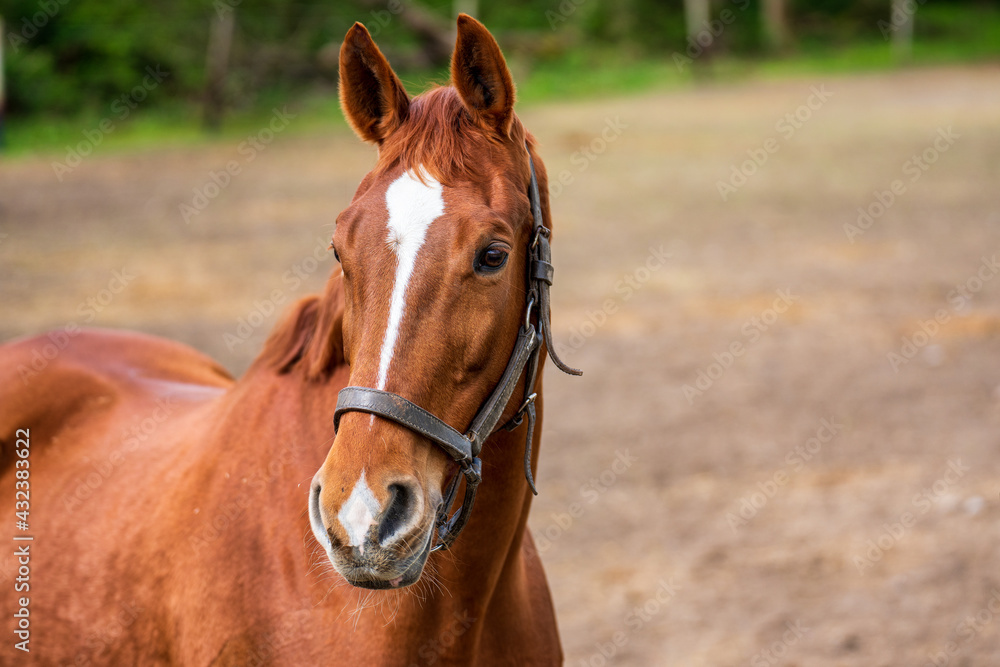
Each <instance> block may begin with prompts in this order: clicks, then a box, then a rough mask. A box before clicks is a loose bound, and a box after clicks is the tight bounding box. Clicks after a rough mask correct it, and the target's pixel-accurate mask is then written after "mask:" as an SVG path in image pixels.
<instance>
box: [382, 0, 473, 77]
mask: <svg viewBox="0 0 1000 667" xmlns="http://www.w3.org/2000/svg"><path fill="white" fill-rule="evenodd" d="M362 5H364V6H365V7H368V8H370V9H371V10H372V11H373V12H378V11H382V12H385V13H389V12H390V10H386V9H384V8H385V0H362ZM391 14H392V15H395V16H397V17H398V18H399V20H400V21H401V22H402V23H403V25H404V26H406V28H407V29H408V30H409V31H410V32H412V33H413V34H414V35H415V36H416V37H417V41H419V42H420V50H421V53H422V54H423V55H424V57H425V58H426V60H427V63H428V64H430V65H431V66H433V67H444V66H445V65H447V64H448V63H450V62H451V50H452V47H453V46H454V40H453V36H454V30H453V29H452V25H451V21H449V20H447V19H445V18H442V17H441V16H438V15H437V14H435V13H434V12H432V11H431V10H429V9H427V8H426V7H422V6H421V5H419V4H417V3H416V2H409V1H401V2H400V3H399V4H398V5H396V6H395V7H393V8H392V9H391Z"/></svg>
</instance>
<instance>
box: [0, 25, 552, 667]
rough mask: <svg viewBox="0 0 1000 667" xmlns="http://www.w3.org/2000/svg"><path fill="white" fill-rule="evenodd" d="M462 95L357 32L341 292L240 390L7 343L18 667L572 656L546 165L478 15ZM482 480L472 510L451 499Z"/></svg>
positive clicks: (39, 345) (331, 286) (83, 348)
mask: <svg viewBox="0 0 1000 667" xmlns="http://www.w3.org/2000/svg"><path fill="white" fill-rule="evenodd" d="M450 84H451V85H449V86H446V87H438V88H435V89H433V90H430V91H428V92H426V93H424V94H422V95H420V96H418V97H416V98H414V99H410V98H409V97H408V96H407V93H406V91H405V90H404V88H403V86H402V84H401V83H400V81H399V79H398V78H397V77H396V75H395V73H394V72H393V71H392V69H391V68H390V66H389V63H388V62H387V61H386V59H385V57H384V56H383V55H382V53H381V52H380V51H379V50H378V48H377V47H376V46H375V44H374V42H373V41H372V39H371V37H370V35H369V34H368V32H367V31H366V30H365V28H364V27H363V26H362V25H360V24H356V25H355V26H354V27H353V28H351V30H350V31H349V32H348V34H347V37H346V39H345V41H344V44H343V46H342V48H341V54H340V96H341V103H342V106H343V109H344V112H345V114H346V116H347V118H348V119H349V121H350V123H351V125H352V127H353V128H354V129H355V131H356V132H357V133H358V135H360V137H361V138H362V139H364V140H365V141H368V142H371V143H373V144H376V146H377V147H378V160H377V164H376V166H375V168H374V169H373V170H372V172H371V173H369V174H368V175H367V176H366V177H365V178H364V180H363V181H362V182H361V185H360V186H359V188H358V190H357V193H356V194H355V196H354V198H353V200H352V202H351V204H350V206H348V207H347V209H345V210H344V211H343V212H342V213H341V214H340V216H339V217H338V218H337V227H336V233H335V235H334V237H333V247H334V248H335V250H336V252H337V255H338V258H339V260H340V262H341V267H342V271H335V273H334V275H333V276H332V277H331V278H330V281H329V283H328V284H327V287H326V290H325V291H324V293H323V294H322V295H319V296H312V297H309V298H306V299H303V300H301V301H299V302H298V303H297V304H295V305H294V306H293V307H292V309H291V312H290V313H288V315H287V317H286V319H285V320H284V321H283V322H282V323H281V324H280V325H279V326H278V327H277V328H276V330H275V331H274V332H273V333H272V335H271V337H270V338H269V340H268V341H267V343H266V345H265V347H264V350H263V351H262V353H261V354H260V356H259V357H258V358H257V359H256V360H255V362H254V363H253V365H252V366H251V367H250V369H249V370H248V371H247V373H246V374H245V375H244V376H243V377H242V378H240V379H239V380H233V379H232V378H231V377H230V376H229V375H228V374H227V373H226V372H225V371H224V370H223V369H222V368H221V367H219V366H218V365H217V364H216V363H214V362H213V361H211V360H210V359H208V358H206V357H204V356H202V355H201V354H199V353H198V352H195V351H194V350H192V349H190V348H187V347H184V346H182V345H180V344H177V343H173V342H169V341H165V340H161V339H157V338H152V337H149V336H144V335H139V334H132V333H119V332H111V331H96V330H69V331H60V332H57V333H54V334H50V335H49V336H48V337H38V338H32V339H25V340H20V341H16V342H12V343H9V344H8V345H6V346H4V347H2V348H0V405H2V407H0V446H2V459H0V462H2V466H3V477H2V480H0V497H2V498H3V499H4V503H11V502H14V499H15V493H16V491H19V490H20V491H23V492H24V495H23V496H22V498H24V499H26V500H28V502H24V503H23V504H19V505H18V509H20V510H22V511H24V512H25V514H23V515H21V516H22V517H23V518H24V519H26V523H27V524H28V527H27V528H24V527H21V528H19V529H15V517H14V516H12V515H13V511H12V512H9V513H8V514H7V515H6V518H5V519H4V520H5V521H7V522H9V523H8V524H7V525H8V526H9V529H10V531H11V533H13V534H15V535H17V536H18V537H20V538H22V539H21V540H19V541H14V542H11V543H10V546H9V547H8V548H7V549H6V550H5V553H7V554H10V553H11V551H14V553H15V554H16V555H14V556H13V557H11V556H9V555H8V556H0V565H2V566H5V567H4V573H5V575H6V579H5V581H4V582H3V585H2V588H0V590H2V594H0V599H2V600H3V613H4V615H5V617H6V618H7V624H6V625H7V632H6V633H5V634H4V636H5V637H6V639H5V640H4V644H3V648H2V649H0V656H2V660H0V662H2V663H4V664H11V663H12V662H13V661H14V660H16V659H18V658H25V659H29V660H28V661H29V662H32V660H30V659H34V660H33V662H37V663H39V664H59V665H92V664H110V665H133V664H141V665H149V664H181V665H259V664H283V665H284V664H287V665H296V666H300V665H320V664H331V665H412V664H461V665H468V664H481V665H492V664H511V665H528V664H546V665H547V664H557V663H561V661H562V653H561V648H560V644H559V637H558V632H557V628H556V620H555V615H554V612H553V608H552V601H551V599H550V595H549V591H548V586H547V584H546V580H545V575H544V573H543V571H542V567H541V564H540V562H539V560H538V558H537V554H536V553H535V551H534V548H533V545H532V541H531V536H530V534H529V533H528V531H527V530H526V521H527V516H528V511H529V508H530V505H531V497H532V494H531V488H530V487H529V481H527V480H526V478H525V466H526V465H527V466H528V467H529V478H528V479H529V480H530V467H533V466H534V465H535V462H536V460H537V451H538V449H537V447H535V448H534V449H533V451H532V449H531V448H530V445H529V448H528V454H529V456H528V457H525V442H526V440H527V438H528V437H529V436H532V435H533V439H534V442H535V443H538V441H539V435H540V430H541V419H540V414H539V418H538V419H537V420H536V419H534V415H535V413H534V410H535V409H536V408H535V406H537V410H538V411H539V413H540V410H541V400H540V392H541V378H540V373H538V378H537V380H536V379H535V376H536V372H537V371H538V370H539V369H538V367H539V366H540V365H541V364H542V363H543V362H544V359H545V356H544V354H545V352H544V346H542V345H540V344H539V342H538V340H537V337H536V332H537V333H538V335H541V334H543V333H545V329H546V327H547V319H548V312H547V311H548V300H547V290H546V289H545V288H546V286H547V284H548V283H549V282H550V281H551V266H550V265H547V263H546V260H547V257H545V256H544V254H542V255H538V254H537V253H538V252H539V251H538V250H536V248H538V247H544V248H547V247H548V241H547V240H546V238H545V236H546V235H547V228H548V227H549V225H550V221H549V208H548V197H547V194H546V193H547V188H546V176H545V170H544V168H543V167H542V165H541V162H540V161H539V160H538V158H537V156H535V155H534V141H533V139H532V138H531V136H530V135H528V133H527V132H526V130H525V129H524V127H523V126H522V124H521V122H520V120H519V119H518V118H517V116H516V115H515V114H514V111H513V106H514V87H513V83H512V81H511V77H510V73H509V71H508V69H507V66H506V63H505V61H504V58H503V56H502V54H501V52H500V49H499V47H498V46H497V43H496V42H495V41H494V39H493V37H492V36H491V35H490V34H489V32H487V30H486V29H485V28H484V27H483V26H482V25H481V24H480V23H478V22H476V21H475V20H473V19H471V18H469V17H467V16H464V15H463V16H461V17H460V18H459V20H458V38H457V43H456V49H455V53H454V58H453V61H452V70H451V82H450ZM532 158H533V160H532ZM532 161H533V164H534V165H535V166H532ZM536 167H537V183H538V184H539V185H540V187H536V188H533V187H532V186H533V185H534V184H535V177H534V174H535V168H536ZM533 189H534V190H535V194H534V195H533V194H532V191H533ZM532 208H534V209H535V212H534V214H533V212H532ZM543 223H544V227H542V225H543ZM540 227H542V229H539V228H540ZM536 283H537V285H538V289H536V287H535V286H534V285H535V284H536ZM536 299H537V301H536ZM526 304H527V305H526ZM543 325H544V326H543ZM529 339H530V340H529ZM524 341H528V342H527V343H525V342H524ZM511 350H514V352H513V353H512V352H511ZM536 350H539V351H540V352H536ZM522 353H523V354H522ZM519 354H520V355H521V356H522V357H524V358H523V359H521V360H520V361H518V362H517V363H515V362H514V361H510V359H511V357H512V355H513V356H517V355H519ZM39 358H43V359H45V364H44V366H45V367H44V368H43V369H39V368H38V366H39V364H37V363H34V365H33V362H37V360H38V359H39ZM511 368H514V369H515V370H514V371H513V377H509V376H511V375H512V371H511ZM522 370H523V371H524V372H523V373H522V372H521V371H522ZM348 385H351V386H353V387H355V390H356V392H360V393H355V394H353V396H354V398H353V399H351V397H350V396H348V395H344V396H342V397H341V401H340V404H339V407H338V392H340V391H341V389H342V388H344V387H346V386H348ZM497 387H506V388H507V391H506V392H499V394H498V391H499V390H498V389H497ZM522 391H523V392H524V393H522ZM529 392H530V393H529ZM531 394H537V395H538V398H536V399H535V402H534V404H532V403H531V400H530V399H531ZM498 396H500V398H502V399H503V400H499V399H498V398H497V397H498ZM359 397H360V398H359ZM372 397H374V398H372ZM379 397H381V399H379V400H381V401H382V402H381V403H380V402H379V401H378V400H375V399H377V398H379ZM368 399H371V400H372V401H373V402H372V403H371V404H370V405H369V404H366V403H364V400H368ZM491 404H496V405H497V406H498V407H497V408H496V410H495V411H494V412H495V414H493V415H492V416H491V418H490V419H486V420H485V421H483V420H482V419H481V418H480V416H481V415H482V413H483V411H484V410H485V409H486V406H489V405H491ZM366 405H367V406H368V408H370V409H368V408H366ZM416 406H420V408H422V409H423V410H424V411H426V412H423V413H421V412H417V411H419V410H420V408H416ZM392 409H398V410H399V412H398V413H395V414H390V413H391V410H392ZM335 412H336V413H337V417H338V421H339V423H338V425H337V426H336V427H335V425H334V421H333V417H334V414H335ZM415 417H419V418H420V419H423V420H424V421H423V422H420V423H414V424H410V423H409V422H408V419H410V418H415ZM521 417H525V418H524V419H521ZM473 422H475V423H478V424H480V425H482V424H485V426H484V427H483V428H482V430H481V432H480V433H479V434H478V436H477V435H475V434H474V431H475V429H474V428H472V427H470V430H469V432H468V433H467V434H466V435H462V434H459V433H457V432H455V431H454V429H453V428H452V427H455V428H458V429H461V428H464V427H466V426H467V425H470V424H472V423H473ZM491 422H492V423H491ZM493 424H498V425H506V426H507V427H508V429H509V430H507V429H501V428H497V429H496V430H495V431H494V426H493ZM335 428H336V431H335ZM421 428H423V429H424V430H426V431H427V432H428V433H429V434H430V435H428V434H427V433H424V431H422V430H421ZM446 431H447V433H446ZM440 433H444V434H445V435H444V436H438V435H435V434H440ZM450 433H454V434H455V435H457V436H458V438H460V439H461V440H458V441H455V440H454V439H453V436H452V435H450ZM469 434H473V435H469ZM449 438H452V439H451V440H449ZM449 442H458V444H457V445H454V447H453V448H452V449H449V446H450V445H448V443H449ZM528 442H529V443H530V440H528ZM480 446H481V448H482V451H481V453H480V452H479V451H478V450H479V448H480ZM455 448H457V449H458V450H461V451H456V450H455ZM479 457H481V468H480V462H479ZM525 459H526V460H525ZM317 470H318V472H317ZM463 473H464V475H463ZM480 476H481V479H482V485H481V487H480V488H479V492H478V503H477V506H476V510H475V511H473V512H471V515H470V514H469V513H468V512H467V510H469V509H471V508H470V507H468V503H465V504H463V503H462V502H461V498H462V495H461V494H457V495H452V493H450V492H449V491H455V490H457V489H453V487H452V484H451V483H450V481H451V480H457V479H461V484H462V485H465V486H472V488H474V485H473V484H474V482H475V481H478V479H479V477H480ZM455 498H458V499H459V500H457V501H455V502H453V500H454V499H455ZM5 506H8V507H9V505H5ZM459 506H462V507H463V511H464V512H465V513H464V515H463V516H462V517H461V521H458V522H456V521H454V520H451V522H449V518H448V510H453V511H454V510H455V508H457V507H459ZM466 519H468V523H467V525H466V526H465V529H464V532H462V534H461V536H460V537H458V539H457V540H455V541H454V545H453V546H451V548H450V549H441V550H436V547H438V546H442V545H443V546H449V545H450V541H451V540H453V539H454V538H455V536H456V534H457V532H458V530H460V529H461V527H462V526H461V525H460V524H461V523H462V522H464V520H466ZM18 520H20V519H18ZM24 538H32V539H24ZM432 551H433V553H431V552H432ZM370 589H383V590H370ZM12 614H14V616H13V617H12ZM25 640H26V641H25ZM15 642H18V643H19V648H15V647H14V646H13V644H14V643H15ZM23 649H30V653H23V652H22V650H23Z"/></svg>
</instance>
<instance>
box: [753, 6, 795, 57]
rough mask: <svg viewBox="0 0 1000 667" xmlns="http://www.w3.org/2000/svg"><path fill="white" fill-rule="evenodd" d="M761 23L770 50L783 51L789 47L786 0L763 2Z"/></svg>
mask: <svg viewBox="0 0 1000 667" xmlns="http://www.w3.org/2000/svg"><path fill="white" fill-rule="evenodd" d="M760 23H761V25H762V26H763V28H764V43H765V44H766V45H767V48H768V49H770V50H771V51H782V50H784V49H785V47H787V46H788V21H787V20H786V16H785V0H761V3H760Z"/></svg>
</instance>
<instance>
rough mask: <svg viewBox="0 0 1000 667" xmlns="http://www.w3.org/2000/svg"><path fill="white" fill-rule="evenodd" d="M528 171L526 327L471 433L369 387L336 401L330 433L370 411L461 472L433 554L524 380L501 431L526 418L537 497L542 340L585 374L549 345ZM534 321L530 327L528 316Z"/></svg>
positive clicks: (466, 505) (540, 230) (540, 227)
mask: <svg viewBox="0 0 1000 667" xmlns="http://www.w3.org/2000/svg"><path fill="white" fill-rule="evenodd" d="M528 165H529V167H530V169H531V184H530V186H529V189H528V200H529V202H530V203H531V216H532V219H533V222H532V229H531V237H530V239H531V240H530V243H529V245H528V262H527V264H528V293H527V299H526V301H527V305H526V307H525V315H524V326H522V327H521V330H520V331H519V332H518V334H517V342H516V343H515V344H514V351H513V352H512V353H511V355H510V361H508V362H507V368H506V369H505V370H504V372H503V375H502V376H501V377H500V382H499V383H498V384H497V386H496V388H495V389H494V390H493V392H492V393H491V394H490V395H489V397H488V398H487V399H486V401H485V402H484V403H483V404H482V406H481V407H480V408H479V412H478V413H476V416H475V417H473V419H472V424H471V425H470V426H469V430H467V431H466V432H465V434H464V435H463V434H462V433H459V432H458V431H457V430H455V429H454V428H452V427H451V426H449V425H448V424H446V423H445V422H444V421H442V420H441V419H439V418H438V417H436V416H434V415H432V414H431V413H430V412H427V411H426V410H424V409H423V408H421V407H420V406H419V405H417V404H415V403H413V402H411V401H408V400H407V399H405V398H403V397H402V396H399V395H398V394H393V393H392V392H388V391H381V390H379V389H371V388H369V387H345V388H344V389H341V390H340V393H339V394H338V396H337V409H336V410H335V411H334V413H333V428H334V432H336V431H337V429H338V428H339V426H340V418H341V416H342V415H343V414H344V413H345V412H350V411H352V410H353V411H358V412H368V413H371V414H374V415H378V416H379V417H383V418H385V419H388V420H390V421H394V422H396V423H397V424H400V425H402V426H405V427H406V428H408V429H410V430H411V431H414V432H416V433H419V434H420V435H422V436H424V437H425V438H428V439H429V440H431V441H432V442H434V443H435V444H436V445H437V446H438V447H440V448H441V449H443V450H444V451H445V453H446V454H448V456H450V457H451V458H452V459H453V460H454V461H455V462H456V463H458V465H459V467H460V468H461V471H462V473H463V474H464V476H465V498H464V500H463V501H462V506H461V507H459V508H458V510H456V511H455V513H454V514H453V515H452V516H451V517H449V516H448V510H449V509H451V506H452V504H453V503H454V500H455V495H456V493H457V492H458V484H459V479H460V478H459V475H455V476H454V477H453V478H452V480H451V482H450V483H449V484H448V489H447V491H446V493H445V497H444V500H443V502H442V504H441V507H440V509H439V510H438V516H437V522H436V530H437V538H438V543H437V545H436V546H434V548H433V549H432V551H437V550H438V549H447V548H449V547H450V546H451V545H452V543H453V542H454V541H455V538H457V537H458V534H459V533H460V532H462V529H463V528H464V527H465V524H466V523H468V521H469V515H470V514H471V513H472V506H473V504H474V503H475V500H476V489H477V488H478V487H479V483H480V482H481V481H482V461H481V460H480V459H479V453H480V451H481V450H482V448H483V443H484V442H485V441H486V440H487V438H489V437H490V436H491V435H493V433H494V432H495V428H496V425H497V422H499V421H500V416H501V415H502V414H503V412H504V410H505V408H506V407H507V403H508V402H509V401H510V399H511V396H512V395H513V394H514V390H515V389H516V388H517V384H518V380H520V378H521V375H522V374H523V375H524V396H523V398H522V399H521V403H520V407H519V408H518V409H517V412H516V413H515V414H514V416H513V417H511V418H510V419H509V420H508V421H507V422H506V423H505V424H503V426H502V427H501V428H504V429H506V430H508V431H513V430H514V429H515V428H517V427H518V426H520V425H521V423H522V421H523V420H524V416H525V415H527V416H528V435H527V438H526V441H525V445H524V475H525V477H526V478H527V480H528V485H529V486H530V487H531V491H532V493H534V494H535V495H538V491H537V490H536V489H535V481H534V479H533V478H532V475H531V438H532V435H533V432H534V430H535V396H536V394H535V380H536V378H537V377H538V358H539V353H540V351H541V342H542V340H544V341H545V347H546V348H547V350H548V354H549V357H550V358H551V359H552V361H553V362H554V363H555V365H556V367H558V368H559V370H561V371H563V372H566V373H569V374H570V375H583V371H581V370H578V369H576V368H571V367H569V366H567V365H566V364H564V363H563V362H562V360H561V359H559V357H558V356H557V355H556V353H555V349H554V347H553V345H552V331H551V329H552V325H551V324H550V321H549V305H550V304H549V287H551V285H552V274H553V267H552V250H551V248H550V246H549V234H550V230H549V228H548V227H546V226H545V225H544V224H543V223H542V205H541V200H540V199H539V196H538V179H537V178H536V177H535V164H534V162H533V161H532V159H531V153H530V152H529V153H528ZM533 311H536V312H535V321H534V322H532V312H533Z"/></svg>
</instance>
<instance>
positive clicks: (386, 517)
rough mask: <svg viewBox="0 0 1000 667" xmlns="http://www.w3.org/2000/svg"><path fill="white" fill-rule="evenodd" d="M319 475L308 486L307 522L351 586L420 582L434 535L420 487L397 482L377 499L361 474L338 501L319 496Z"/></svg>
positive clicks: (321, 489)
mask: <svg viewBox="0 0 1000 667" xmlns="http://www.w3.org/2000/svg"><path fill="white" fill-rule="evenodd" d="M321 475H322V471H321V472H320V473H317V475H316V477H315V478H314V480H313V483H312V487H311V491H310V494H309V519H310V524H311V526H312V531H313V534H314V535H315V537H316V540H317V541H318V542H319V543H320V544H321V545H322V546H323V547H324V549H325V550H326V553H327V556H328V557H329V558H330V562H331V563H333V566H334V568H336V570H337V572H338V573H340V575H341V576H343V577H344V579H346V580H347V582H348V583H350V584H351V585H352V586H358V587H360V588H369V589H392V588H402V587H404V586H409V585H410V584H413V583H415V582H416V581H417V580H418V579H420V575H421V574H422V573H423V569H424V565H425V564H426V562H427V556H428V555H429V554H430V552H431V549H432V548H433V546H434V542H435V536H436V531H435V516H436V514H435V513H434V512H431V513H426V512H425V511H424V508H425V507H426V503H425V501H424V498H423V491H422V489H421V488H420V485H419V484H418V483H417V482H416V481H415V480H403V481H396V482H393V483H391V484H389V485H388V486H387V487H386V488H385V489H384V490H381V491H382V493H379V494H377V495H376V494H375V493H373V492H372V489H371V488H370V487H369V486H368V483H367V480H366V479H365V476H364V474H363V473H362V475H361V477H360V478H359V479H358V481H357V482H356V484H355V485H354V488H353V489H352V490H351V491H350V494H349V495H347V496H346V499H344V498H343V497H342V496H343V493H341V494H340V495H341V498H340V502H339V503H338V502H337V501H336V500H333V502H331V499H330V498H329V496H334V497H336V496H337V495H338V494H335V493H324V485H323V482H322V481H321V479H320V478H321ZM334 486H336V485H334ZM341 488H343V489H344V492H346V487H341ZM338 490H340V489H332V491H338ZM379 497H382V498H383V500H382V501H380V500H379V499H378V498H379ZM334 508H336V509H335V510H334Z"/></svg>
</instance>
